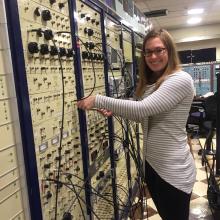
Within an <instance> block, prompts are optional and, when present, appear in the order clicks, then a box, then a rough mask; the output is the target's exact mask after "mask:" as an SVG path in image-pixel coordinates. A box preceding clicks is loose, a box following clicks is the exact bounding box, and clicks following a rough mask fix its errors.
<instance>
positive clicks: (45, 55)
mask: <svg viewBox="0 0 220 220" xmlns="http://www.w3.org/2000/svg"><path fill="white" fill-rule="evenodd" d="M18 7H19V17H20V26H21V33H22V42H23V50H24V57H25V69H26V77H27V85H28V91H29V100H30V108H31V116H32V125H33V135H34V143H35V146H34V147H35V152H36V161H37V169H38V178H39V180H38V181H39V188H40V197H41V206H42V214H43V219H45V220H46V219H51V220H52V219H54V218H55V194H56V184H55V183H54V181H52V180H53V179H56V176H57V170H58V164H59V160H61V166H60V171H61V173H60V181H62V182H64V183H69V184H70V182H68V181H69V180H68V179H67V178H66V173H71V174H73V175H74V177H73V184H74V185H79V187H76V192H77V194H79V195H80V196H81V197H82V198H85V196H84V193H83V190H80V187H82V186H83V181H82V180H80V179H79V178H83V169H82V153H81V145H80V133H79V124H78V112H77V107H76V103H75V100H76V92H75V76H74V65H73V59H74V58H73V55H74V52H73V49H72V38H71V34H70V33H68V32H70V18H69V7H68V1H66V2H64V1H49V0H33V1H32V0H18ZM56 32H65V33H59V34H58V33H56ZM52 39H53V40H52ZM58 53H59V56H60V60H61V64H62V68H61V64H60V62H59V56H58ZM61 71H63V83H64V93H63V92H62V74H61ZM63 99H64V112H63V113H62V108H63ZM62 114H64V121H63V134H62V146H61V155H59V146H60V141H61V140H60V139H61V134H60V131H61V126H62ZM48 179H51V181H49V180H48ZM82 209H83V210H81V208H80V206H79V204H78V201H77V199H76V195H75V192H73V189H72V190H71V189H69V188H67V187H65V184H64V185H62V186H61V187H60V188H59V192H58V210H57V218H58V219H61V218H62V216H63V214H64V212H65V211H67V210H69V211H70V212H71V214H72V215H73V217H74V218H76V219H81V218H82V216H83V213H84V212H85V205H83V207H82Z"/></svg>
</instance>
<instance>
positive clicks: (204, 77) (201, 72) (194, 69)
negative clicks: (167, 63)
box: [183, 64, 211, 96]
mask: <svg viewBox="0 0 220 220" xmlns="http://www.w3.org/2000/svg"><path fill="white" fill-rule="evenodd" d="M183 70H185V71H186V72H188V73H189V74H190V75H191V76H192V78H193V80H194V87H195V91H196V95H198V96H202V95H205V94H206V93H208V92H211V65H210V64H207V65H193V66H186V67H183Z"/></svg>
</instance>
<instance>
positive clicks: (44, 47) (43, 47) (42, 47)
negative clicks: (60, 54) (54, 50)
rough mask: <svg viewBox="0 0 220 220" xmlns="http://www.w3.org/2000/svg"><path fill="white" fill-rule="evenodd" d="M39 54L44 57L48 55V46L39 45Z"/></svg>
mask: <svg viewBox="0 0 220 220" xmlns="http://www.w3.org/2000/svg"><path fill="white" fill-rule="evenodd" d="M40 53H41V54H42V55H46V54H48V53H49V48H48V45H47V44H41V45H40Z"/></svg>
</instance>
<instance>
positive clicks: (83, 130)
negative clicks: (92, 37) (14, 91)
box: [68, 0, 92, 219]
mask: <svg viewBox="0 0 220 220" xmlns="http://www.w3.org/2000/svg"><path fill="white" fill-rule="evenodd" d="M68 4H69V15H70V26H71V34H72V45H73V49H74V51H75V58H74V68H75V73H76V74H75V78H76V95H77V99H78V100H79V99H81V98H82V97H83V96H84V90H83V79H82V68H81V59H80V57H81V54H80V46H79V43H80V42H79V40H78V39H77V36H76V35H77V34H78V25H77V21H76V20H75V18H74V12H75V10H76V2H75V1H72V0H68ZM78 112H79V121H80V124H79V126H80V141H81V147H82V149H81V150H82V160H83V174H84V180H86V182H85V197H86V205H87V216H88V218H89V219H92V216H91V207H92V204H91V184H90V181H89V150H88V149H89V147H88V136H87V122H86V113H85V111H83V110H80V109H78Z"/></svg>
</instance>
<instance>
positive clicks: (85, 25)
mask: <svg viewBox="0 0 220 220" xmlns="http://www.w3.org/2000/svg"><path fill="white" fill-rule="evenodd" d="M76 10H77V13H76V17H77V22H78V36H79V45H80V52H81V67H82V76H83V88H84V96H88V95H89V94H90V93H91V91H93V92H92V95H96V94H100V95H105V94H106V93H105V75H104V58H105V57H104V55H103V49H102V31H101V15H100V12H98V11H97V10H95V9H94V8H92V7H91V6H89V5H87V4H85V3H84V2H83V1H76ZM86 118H87V132H88V134H87V136H88V152H89V177H90V178H91V187H92V189H95V190H97V192H98V193H99V194H103V192H104V190H106V186H109V185H111V175H109V172H110V171H109V170H110V159H109V147H108V146H109V142H108V138H109V137H108V122H107V119H106V118H105V117H103V116H102V115H101V114H100V113H98V112H97V111H88V112H86ZM106 164H107V165H106ZM104 186H105V187H104ZM108 192H109V193H110V194H111V195H112V187H109V188H108ZM94 193H95V192H94V191H93V190H92V194H91V199H92V201H93V202H92V210H93V212H94V213H93V217H94V219H96V215H97V216H98V217H99V218H100V219H103V218H102V217H103V215H108V216H111V217H112V216H113V213H114V211H113V208H112V209H111V210H109V208H108V206H107V205H103V201H102V200H100V198H99V197H98V196H96V195H95V194H94ZM103 196H105V195H103ZM100 206H102V207H101V208H102V211H101V210H100V209H99V208H97V207H100ZM100 212H102V213H100ZM109 219H111V218H109Z"/></svg>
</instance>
